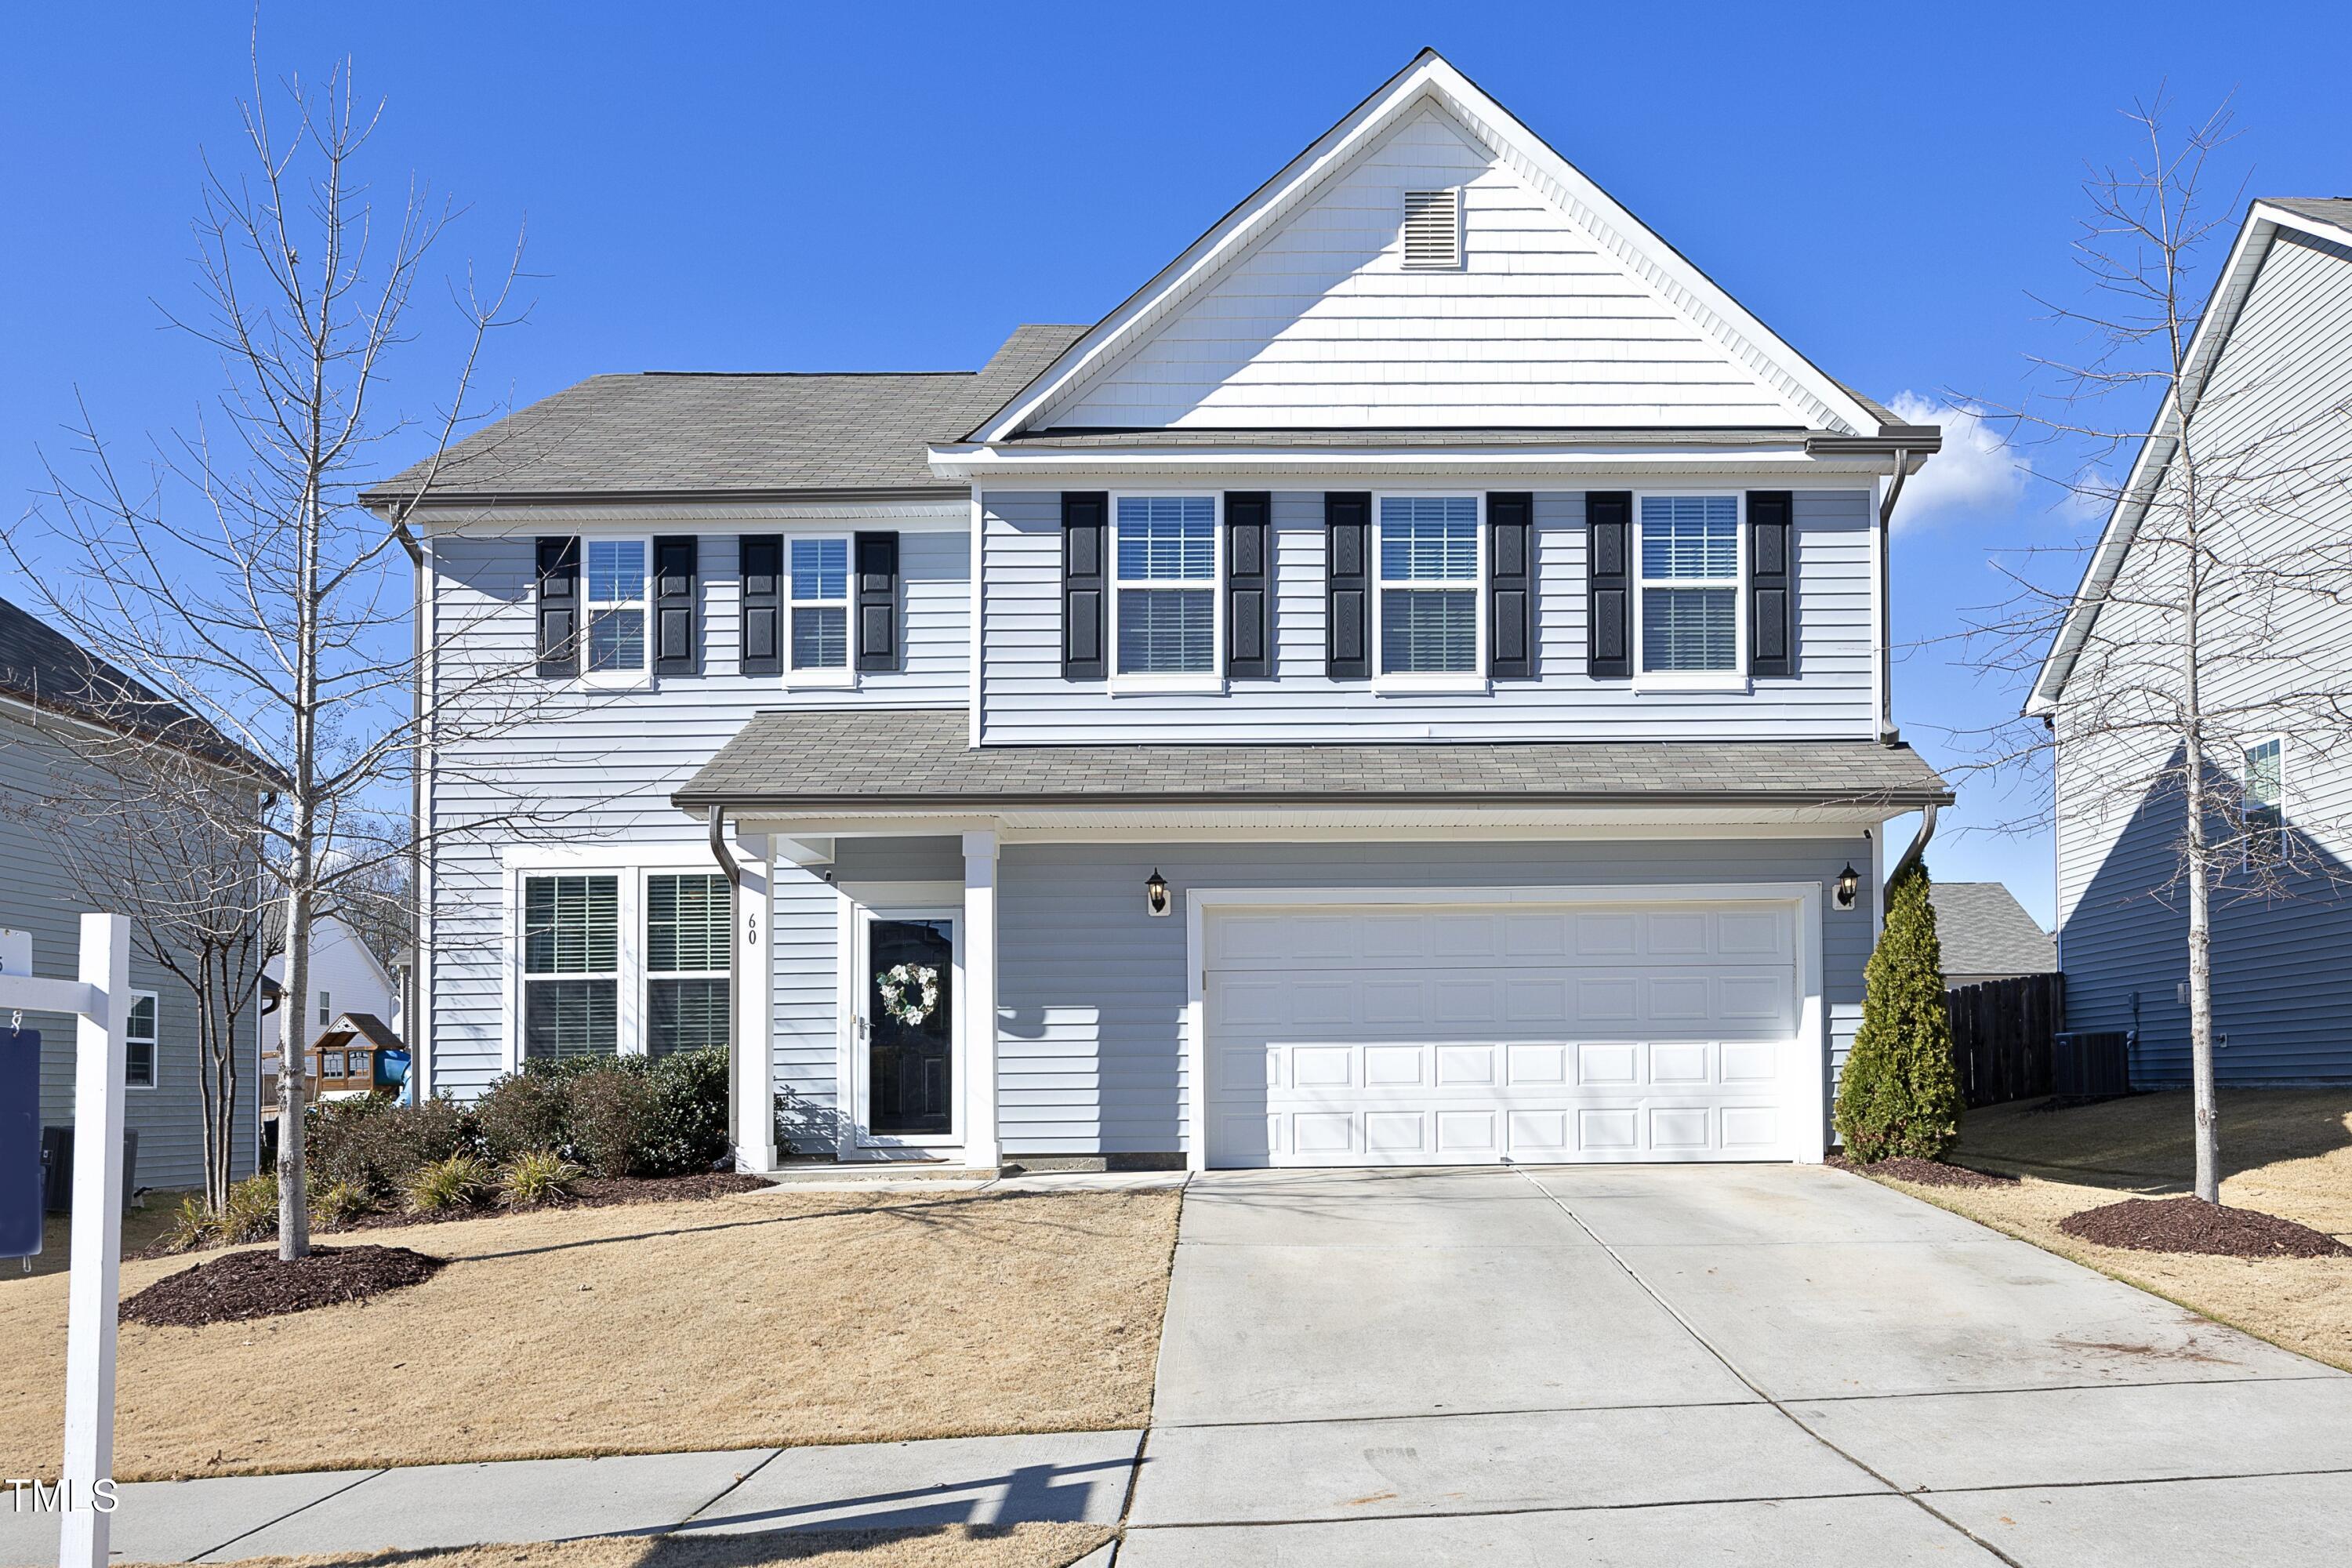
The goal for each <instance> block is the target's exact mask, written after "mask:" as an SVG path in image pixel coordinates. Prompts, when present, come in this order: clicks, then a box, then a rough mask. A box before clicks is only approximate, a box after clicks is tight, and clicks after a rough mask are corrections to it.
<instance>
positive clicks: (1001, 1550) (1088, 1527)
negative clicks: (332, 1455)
mask: <svg viewBox="0 0 2352 1568" xmlns="http://www.w3.org/2000/svg"><path fill="white" fill-rule="evenodd" d="M1110 1537H1111V1532H1110V1531H1108V1530H1106V1529H1104V1528H1103V1527H1101V1526H1100V1525H1093V1524H1010V1525H974V1524H951V1525H943V1526H939V1527H936V1528H932V1529H926V1530H838V1531H836V1530H828V1531H781V1530H780V1531H767V1532H765V1533H762V1534H759V1535H699V1536H681V1535H654V1536H602V1537H597V1538H595V1539H592V1540H586V1541H559V1542H546V1543H545V1544H541V1545H530V1546H467V1547H461V1548H458V1549H457V1550H454V1551H446V1552H362V1553H353V1554H347V1555H341V1556H324V1557H247V1558H242V1559H240V1560H238V1561H236V1562H234V1563H228V1564H226V1568H765V1565H766V1564H768V1563H791V1564H793V1568H1066V1565H1067V1564H1069V1563H1075V1562H1076V1561H1077V1560H1078V1559H1079V1558H1081V1557H1083V1556H1085V1555H1086V1554H1087V1552H1092V1551H1093V1550H1095V1548H1097V1547H1098V1546H1100V1545H1101V1544H1102V1543H1103V1542H1106V1541H1108V1540H1109V1539H1110ZM156 1568H160V1565H156Z"/></svg>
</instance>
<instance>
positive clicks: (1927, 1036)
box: [1833, 864, 1964, 1164]
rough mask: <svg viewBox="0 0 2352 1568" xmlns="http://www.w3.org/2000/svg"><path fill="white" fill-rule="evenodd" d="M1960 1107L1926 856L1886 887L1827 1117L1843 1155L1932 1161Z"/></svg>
mask: <svg viewBox="0 0 2352 1568" xmlns="http://www.w3.org/2000/svg"><path fill="white" fill-rule="evenodd" d="M1963 1109H1964V1107H1963V1106H1962V1104H1961V1100H1960V1085H1959V1079H1958V1075H1956V1074H1955V1073H1954V1072H1953V1070H1952V1027H1951V1020H1950V1018H1949V1016H1948V1015H1947V1014H1946V1013H1945V1011H1944V952H1943V946H1942V944H1941V943H1940V942H1937V939H1936V909H1935V906H1934V905H1933V904H1931V903H1929V902H1928V900H1927V867H1926V866H1925V865H1924V864H1923V865H1918V866H1915V867H1913V868H1911V869H1910V870H1908V871H1906V872H1905V873H1904V874H1903V876H1902V878H1901V879H1899V880H1897V881H1896V882H1895V884H1894V885H1893V886H1892V887H1890V888H1888V889H1886V924H1885V929H1884V930H1883V931H1880V933H1879V937H1878V946H1877V948H1876V950H1875V951H1874V952H1872V953H1871V955H1870V963H1869V964H1868V965H1867V966H1866V967H1865V968H1864V971H1863V995H1862V1027H1861V1028H1860V1029H1858V1030H1857V1031H1855V1033H1854V1037H1853V1050H1852V1051H1851V1052H1850V1053H1848V1055H1847V1057H1846V1059H1845V1071H1844V1072H1843V1074H1841V1075H1840V1076H1839V1079H1838V1092H1837V1110H1836V1113H1835V1115H1834V1117H1833V1120H1834V1121H1835V1122H1836V1125H1837V1130H1838V1133H1839V1136H1841V1137H1842V1138H1843V1139H1844V1140H1845V1152H1846V1157H1847V1158H1848V1159H1850V1160H1853V1161H1856V1162H1857V1163H1862V1164H1870V1163H1874V1162H1875V1161H1879V1160H1886V1159H1892V1158H1895V1157H1896V1156H1898V1155H1908V1156H1910V1157H1911V1158H1913V1159H1919V1160H1938V1159H1941V1158H1943V1156H1944V1154H1945V1153H1946V1152H1948V1151H1949V1150H1950V1148H1951V1146H1952V1141H1953V1140H1954V1139H1956V1138H1958V1136H1959V1131H1960V1112H1961V1110H1963Z"/></svg>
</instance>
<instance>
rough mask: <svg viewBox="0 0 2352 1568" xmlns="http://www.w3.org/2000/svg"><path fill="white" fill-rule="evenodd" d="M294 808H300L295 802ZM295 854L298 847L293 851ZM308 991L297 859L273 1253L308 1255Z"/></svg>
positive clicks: (302, 869)
mask: <svg viewBox="0 0 2352 1568" xmlns="http://www.w3.org/2000/svg"><path fill="white" fill-rule="evenodd" d="M297 809H298V810H299V809H300V808H299V806H298V807H297ZM298 855H299V851H298ZM309 996H310V867H309V865H308V864H307V863H302V862H298V864H297V866H296V868H295V875H294V891H293V894H292V896H291V897H290V898H289V900H287V915H286V993H285V999H284V1000H283V1001H281V1002H280V1003H279V1004H278V1016H279V1017H280V1018H281V1020H282V1022H281V1023H280V1024H279V1025H278V1257H280V1258H285V1259H286V1260H287V1261H289V1262H291V1261H293V1260H294V1259H295V1258H308V1257H309V1256H310V1194H309V1192H308V1190H307V1189H306V1188H305V1186H304V1184H303V1169H302V1165H303V1162H302V1068H303V1063H304V1061H305V1059H306V1058H305V1053H304V1051H303V1047H304V1046H305V1045H306V1044H307V1043H308V1042H306V1041H305V1040H304V1039H303V1038H302V1020H303V1017H304V1015H305V1011H306V1007H307V998H308V997H309Z"/></svg>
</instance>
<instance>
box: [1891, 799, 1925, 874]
mask: <svg viewBox="0 0 2352 1568" xmlns="http://www.w3.org/2000/svg"><path fill="white" fill-rule="evenodd" d="M1933 837H1936V803H1935V802H1934V801H1932V800H1931V801H1929V802H1928V803H1927V805H1923V806H1921V807H1920V808H1919V831H1918V832H1916V833H1915V834H1913V835H1912V836H1911V847H1909V848H1908V849H1906V850H1905V851H1903V858H1902V859H1900V860H1897V861H1896V862H1895V870H1894V872H1893V874H1891V875H1890V876H1889V877H1888V878H1887V879H1886V886H1888V887H1890V888H1891V887H1893V886H1895V883H1897V882H1899V881H1901V880H1902V879H1903V873H1904V872H1906V871H1908V870H1909V869H1911V868H1912V867H1914V866H1916V865H1917V864H1918V863H1919V857H1921V856H1922V855H1925V854H1926V853H1927V840H1929V839H1930V838H1933Z"/></svg>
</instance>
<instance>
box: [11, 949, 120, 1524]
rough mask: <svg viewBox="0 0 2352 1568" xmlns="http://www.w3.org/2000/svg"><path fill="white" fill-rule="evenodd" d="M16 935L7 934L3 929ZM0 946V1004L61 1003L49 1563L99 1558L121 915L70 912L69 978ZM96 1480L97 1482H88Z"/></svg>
mask: <svg viewBox="0 0 2352 1568" xmlns="http://www.w3.org/2000/svg"><path fill="white" fill-rule="evenodd" d="M11 934H12V935H13V934H16V933H11ZM30 969H31V963H30V952H29V949H27V951H26V952H25V954H24V955H23V956H22V957H21V958H20V957H18V955H17V953H16V952H15V951H13V950H12V949H10V948H9V947H7V946H6V945H5V944H0V1012H5V1011H14V1010H16V1009H19V1008H21V1009H23V1010H24V1011H26V1012H28V1013H71V1014H75V1015H77V1016H79V1020H80V1022H79V1026H78V1028H77V1030H76V1032H75V1035H74V1171H73V1241H72V1251H71V1253H70V1254H69V1256H68V1276H67V1280H66V1303H67V1318H66V1452H65V1468H64V1471H63V1473H62V1474H61V1475H60V1477H59V1479H60V1480H62V1481H63V1483H64V1485H63V1486H62V1487H61V1488H60V1491H61V1492H62V1494H63V1495H62V1498H61V1501H63V1502H64V1504H65V1510H66V1511H65V1523H64V1528H63V1531H61V1532H60V1534H59V1536H58V1568H107V1547H108V1541H107V1515H108V1514H109V1513H110V1512H111V1511H112V1510H113V1507H114V1497H113V1491H114V1479H113V1470H114V1337H115V1336H114V1330H115V1317H114V1314H115V1299H116V1296H117V1295H118V1293H119V1292H120V1290H121V1281H122V1103H123V1084H122V1072H123V1066H124V1061H123V1058H124V1057H125V1055H126V1051H125V1048H124V1046H123V1029H124V1026H125V1025H127V1024H128V1022H129V1014H130V1010H131V922H130V921H129V920H127V919H125V918H124V917H123V916H121V915H84V916H82V917H81V976H80V978H79V980H45V979H43V978H41V977H40V976H38V975H36V974H33V973H28V972H29V970H30ZM100 1481H103V1482H105V1483H106V1484H105V1489H104V1490H103V1491H101V1490H100V1486H99V1483H100Z"/></svg>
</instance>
